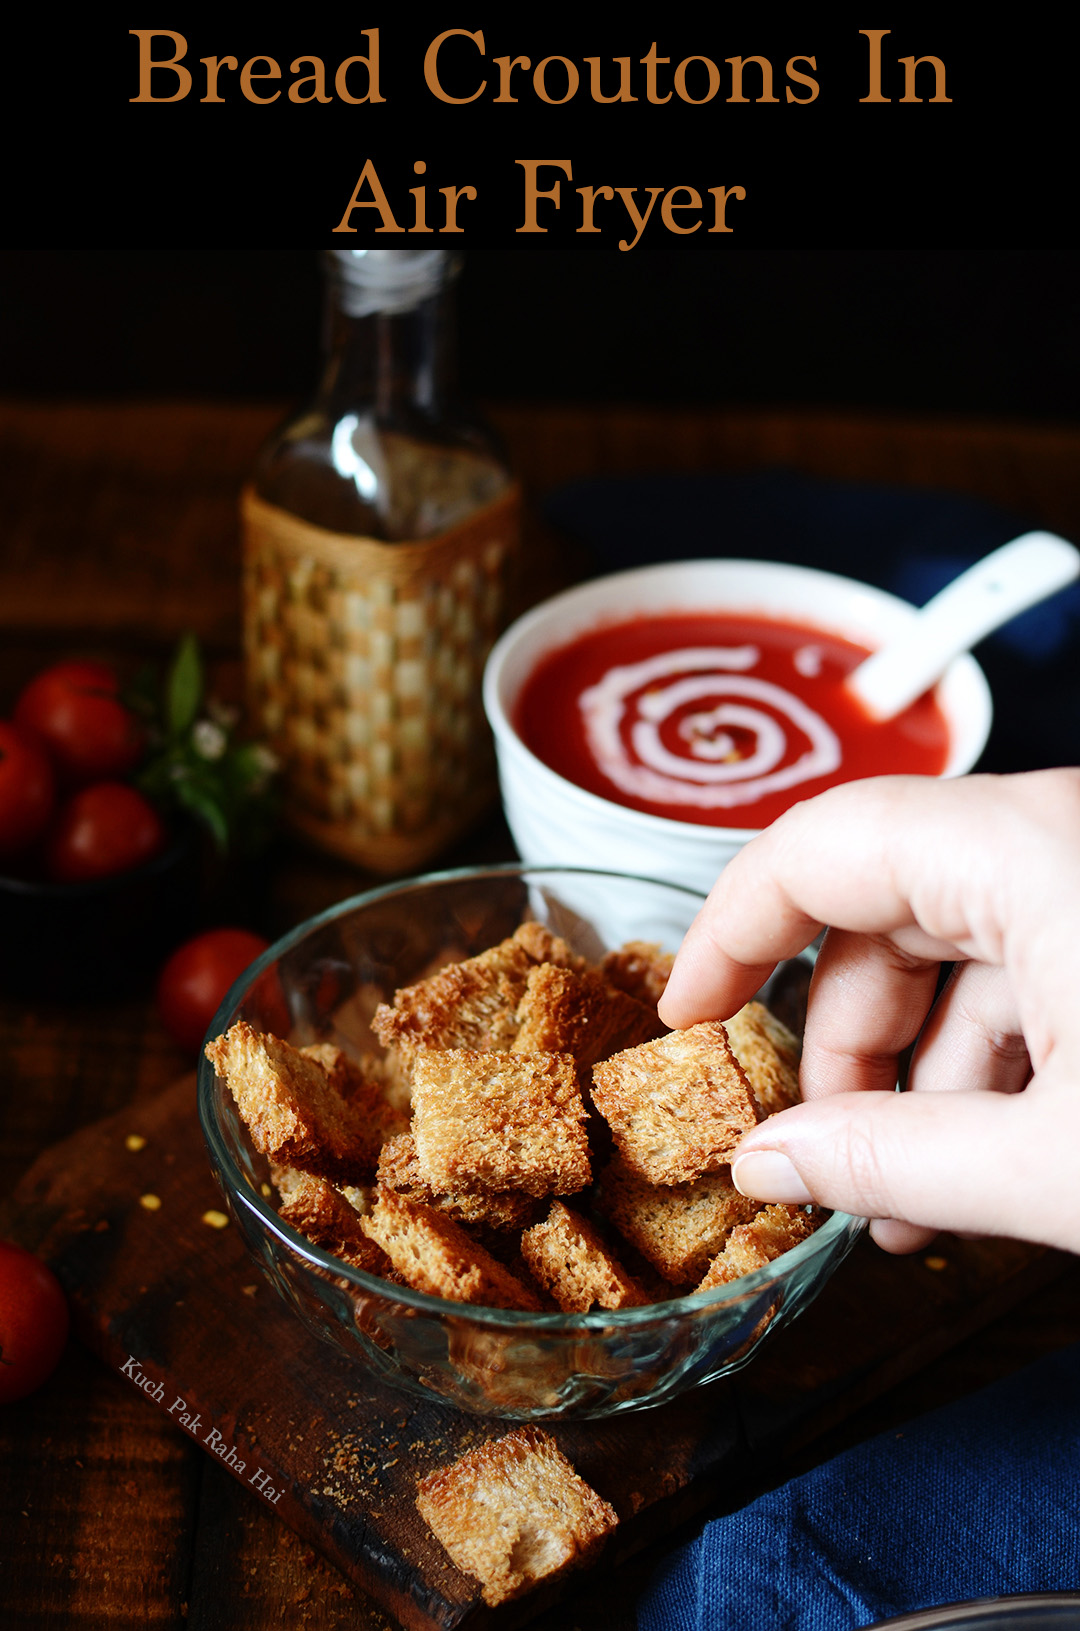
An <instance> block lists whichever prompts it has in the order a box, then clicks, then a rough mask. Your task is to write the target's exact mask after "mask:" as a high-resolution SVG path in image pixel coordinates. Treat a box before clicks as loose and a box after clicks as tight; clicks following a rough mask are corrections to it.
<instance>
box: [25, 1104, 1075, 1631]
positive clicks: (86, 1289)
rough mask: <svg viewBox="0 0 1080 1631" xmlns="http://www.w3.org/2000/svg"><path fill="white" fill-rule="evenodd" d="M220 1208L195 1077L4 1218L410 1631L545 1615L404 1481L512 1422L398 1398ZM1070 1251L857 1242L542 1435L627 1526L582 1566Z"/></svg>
mask: <svg viewBox="0 0 1080 1631" xmlns="http://www.w3.org/2000/svg"><path fill="white" fill-rule="evenodd" d="M140 1140H141V1141H144V1142H141V1143H140ZM133 1145H137V1146H138V1147H132V1146H133ZM155 1201H156V1203H157V1204H155ZM222 1215H223V1213H222V1202H221V1197H220V1195H219V1193H218V1191H217V1188H216V1186H215V1183H214V1180H213V1178H212V1176H211V1174H210V1170H209V1166H208V1164H207V1158H206V1154H205V1150H204V1147H203V1142H202V1136H201V1133H200V1130H199V1125H198V1119H197V1116H196V1111H195V1081H194V1077H188V1078H185V1079H184V1080H182V1081H180V1082H177V1083H176V1085H175V1086H174V1087H172V1088H170V1089H169V1090H168V1092H166V1093H165V1094H163V1095H162V1096H161V1097H160V1098H159V1099H157V1100H154V1101H152V1102H151V1103H149V1104H142V1105H138V1106H133V1107H131V1108H129V1109H126V1110H124V1111H122V1112H121V1113H120V1114H119V1115H116V1116H112V1117H110V1118H109V1119H108V1120H106V1121H102V1122H99V1123H97V1124H96V1125H94V1126H91V1127H87V1128H84V1129H83V1130H82V1131H81V1132H78V1133H76V1134H75V1135H74V1136H73V1137H71V1138H69V1139H67V1140H65V1141H64V1142H63V1143H62V1144H59V1145H56V1146H55V1147H54V1148H53V1149H51V1150H49V1151H47V1152H46V1153H45V1154H44V1155H43V1156H42V1157H41V1158H40V1159H39V1160H38V1161H37V1163H36V1164H35V1165H34V1166H33V1167H32V1168H31V1169H30V1171H29V1172H28V1173H27V1175H26V1177H25V1178H24V1179H23V1181H22V1182H21V1184H20V1185H19V1187H18V1189H17V1190H16V1192H15V1195H14V1196H13V1197H12V1200H11V1202H10V1203H9V1204H8V1206H6V1207H5V1208H4V1215H3V1218H2V1219H0V1227H2V1230H3V1233H4V1234H5V1235H7V1236H8V1237H9V1238H13V1239H16V1240H19V1241H21V1242H22V1243H23V1244H24V1245H27V1246H29V1247H31V1248H32V1249H34V1250H35V1251H37V1252H39V1253H40V1254H41V1255H42V1256H43V1257H45V1258H46V1259H47V1260H48V1261H49V1262H50V1263H51V1264H52V1265H53V1267H54V1268H55V1269H56V1272H57V1273H58V1275H59V1276H60V1278H61V1280H62V1281H63V1283H64V1285H65V1287H66V1288H67V1290H68V1292H69V1294H70V1297H71V1301H72V1308H73V1313H74V1318H75V1324H76V1330H77V1331H78V1333H79V1334H80V1336H81V1337H82V1338H83V1339H84V1340H85V1341H86V1342H87V1343H88V1344H89V1345H90V1346H91V1347H92V1348H94V1349H95V1350H96V1351H97V1352H98V1353H99V1354H100V1355H101V1357H102V1358H103V1359H104V1360H105V1362H106V1363H107V1364H109V1365H110V1366H112V1367H113V1368H114V1369H115V1371H116V1374H117V1377H118V1379H119V1380H120V1382H121V1383H122V1385H124V1386H128V1387H138V1388H140V1389H141V1390H142V1391H143V1392H145V1393H146V1395H147V1398H148V1399H150V1400H153V1401H154V1403H155V1404H156V1405H157V1407H158V1408H159V1409H162V1410H164V1411H165V1412H166V1413H167V1414H168V1416H169V1417H170V1419H171V1420H173V1421H175V1422H176V1423H177V1425H178V1426H179V1427H180V1428H182V1429H184V1430H186V1431H187V1432H188V1433H190V1434H191V1435H192V1436H193V1437H194V1438H196V1439H197V1440H198V1441H199V1443H200V1444H202V1446H203V1448H204V1449H205V1450H206V1451H207V1453H208V1454H213V1455H216V1456H217V1457H218V1460H219V1461H220V1462H221V1463H222V1465H224V1466H227V1467H228V1468H229V1469H230V1471H232V1472H233V1474H234V1475H235V1476H236V1477H237V1478H238V1479H240V1480H241V1481H242V1482H243V1483H245V1484H246V1485H247V1486H248V1487H249V1488H251V1489H252V1490H254V1491H255V1492H256V1493H257V1494H258V1496H259V1497H260V1498H261V1499H263V1500H265V1501H266V1502H268V1503H269V1504H270V1505H272V1506H273V1508H274V1510H275V1512H277V1513H279V1514H280V1516H281V1518H282V1520H283V1521H284V1522H286V1523H288V1524H290V1525H291V1526H292V1527H293V1528H294V1529H295V1530H296V1531H297V1532H298V1533H299V1534H300V1535H302V1536H303V1537H304V1538H305V1539H306V1540H307V1541H309V1542H310V1543H311V1544H313V1545H315V1546H317V1547H318V1548H319V1549H320V1550H321V1551H322V1552H324V1553H325V1554H326V1556H327V1557H329V1558H330V1559H331V1560H332V1562H334V1563H335V1564H336V1565H337V1566H338V1568H340V1569H341V1571H342V1572H343V1573H344V1574H345V1575H346V1576H347V1577H348V1578H349V1579H350V1580H352V1581H353V1582H354V1583H356V1584H357V1585H359V1586H361V1587H362V1588H363V1589H364V1590H365V1591H367V1592H368V1593H370V1595H371V1596H373V1597H374V1598H375V1599H376V1600H377V1601H378V1602H380V1603H381V1604H382V1605H383V1606H384V1607H385V1608H387V1609H388V1610H389V1611H390V1612H391V1613H392V1614H394V1615H395V1616H396V1617H397V1619H398V1620H399V1621H401V1623H402V1624H403V1625H405V1626H408V1627H410V1628H416V1631H431V1628H432V1627H447V1628H452V1627H458V1626H461V1625H463V1624H464V1623H465V1622H466V1621H467V1622H468V1625H469V1626H470V1627H473V1626H477V1627H479V1626H483V1625H486V1624H488V1623H492V1624H497V1625H499V1626H501V1627H507V1628H509V1627H511V1626H513V1625H517V1624H521V1623H522V1622H523V1621H525V1620H527V1619H529V1618H530V1617H531V1616H532V1615H534V1614H536V1613H538V1612H539V1611H540V1610H541V1609H544V1608H547V1607H549V1606H550V1605H551V1603H552V1602H553V1601H554V1600H555V1598H556V1596H557V1595H558V1594H559V1592H560V1591H561V1590H562V1589H563V1588H562V1586H555V1587H551V1588H545V1589H541V1590H539V1591H536V1592H534V1593H532V1594H530V1595H529V1596H528V1597H526V1598H523V1599H521V1600H519V1601H518V1602H516V1603H510V1604H506V1605H504V1606H503V1607H502V1608H500V1609H497V1610H490V1609H487V1608H486V1607H485V1606H484V1604H483V1603H482V1602H481V1601H480V1598H479V1591H478V1587H477V1585H476V1583H475V1582H474V1581H473V1580H472V1579H470V1578H469V1577H468V1576H465V1575H463V1574H461V1573H460V1572H459V1571H458V1570H457V1569H455V1568H454V1567H453V1565H452V1564H451V1563H450V1561H449V1559H448V1558H447V1557H446V1555H445V1554H444V1553H443V1551H442V1549H441V1547H440V1546H439V1545H438V1544H437V1542H436V1541H435V1540H434V1538H433V1537H432V1535H431V1534H430V1533H429V1531H428V1530H427V1529H426V1527H425V1525H424V1524H423V1523H422V1522H421V1520H420V1518H419V1516H418V1514H417V1512H416V1510H415V1507H414V1504H413V1498H414V1492H415V1487H416V1483H417V1480H418V1478H420V1477H422V1476H423V1475H424V1474H425V1473H426V1472H428V1471H430V1470H431V1469H432V1468H434V1467H439V1466H444V1465H446V1464H447V1463H449V1462H450V1461H452V1460H454V1459H455V1458H456V1457H457V1456H458V1455H460V1454H461V1453H462V1451H464V1450H465V1449H467V1448H468V1447H470V1446H472V1445H475V1444H477V1443H479V1442H480V1441H481V1440H483V1439H486V1438H492V1437H498V1436H499V1435H500V1434H502V1433H504V1432H505V1431H507V1427H508V1424H507V1423H505V1422H500V1421H497V1420H495V1419H491V1418H479V1417H472V1416H466V1415H463V1414H460V1413H458V1412H457V1411H454V1410H451V1409H448V1408H446V1407H445V1406H441V1405H439V1404H437V1403H435V1402H434V1401H430V1402H429V1401H427V1400H422V1399H416V1398H413V1397H412V1396H411V1395H409V1394H407V1393H404V1392H401V1393H399V1392H397V1391H395V1390H392V1389H390V1388H388V1387H386V1386H384V1385H382V1384H381V1383H379V1382H378V1381H376V1380H375V1379H374V1378H373V1377H371V1376H370V1375H369V1374H368V1373H367V1372H366V1371H365V1370H364V1369H363V1368H362V1367H361V1366H360V1365H359V1364H357V1363H354V1362H350V1361H349V1360H347V1359H345V1358H344V1357H342V1356H340V1355H339V1354H337V1353H336V1352H335V1351H334V1350H333V1349H331V1348H329V1347H328V1346H326V1345H325V1344H323V1343H322V1342H320V1341H319V1340H318V1339H317V1338H316V1337H314V1336H312V1335H311V1334H310V1333H309V1332H308V1331H307V1329H306V1328H305V1327H304V1326H302V1325H301V1324H300V1322H299V1320H298V1319H297V1317H296V1316H295V1315H294V1314H293V1313H292V1312H291V1310H289V1309H288V1308H287V1307H286V1306H285V1304H284V1303H283V1302H282V1301H280V1300H279V1299H278V1297H277V1296H276V1295H275V1293H274V1291H273V1290H272V1289H271V1287H270V1286H269V1285H268V1283H267V1282H265V1281H264V1280H263V1279H262V1277H261V1274H260V1272H259V1270H258V1268H257V1267H256V1265H255V1263H254V1262H253V1260H252V1258H251V1257H250V1256H249V1255H248V1253H247V1251H246V1249H245V1247H244V1245H243V1243H242V1242H241V1240H240V1237H239V1235H238V1233H237V1231H236V1229H235V1227H233V1226H232V1225H231V1224H227V1225H226V1226H225V1227H223V1228H222V1227H216V1226H215V1224H218V1223H220V1221H221V1218H222ZM1062 1261H1063V1260H1062V1259H1060V1258H1058V1257H1057V1256H1056V1255H1055V1254H1054V1253H1050V1252H1042V1251H1040V1250H1039V1249H1038V1248H1035V1247H1030V1246H1024V1245H1020V1244H1017V1243H1014V1242H1009V1241H957V1240H951V1239H950V1240H948V1241H947V1242H946V1243H945V1244H944V1245H942V1244H940V1243H939V1244H937V1245H936V1246H935V1247H934V1249H933V1251H932V1252H931V1253H930V1254H927V1255H926V1256H924V1257H918V1256H917V1257H913V1258H889V1257H886V1256H885V1255H884V1254H883V1253H881V1252H879V1251H877V1250H876V1249H875V1248H874V1247H873V1246H871V1245H870V1244H869V1242H868V1241H865V1240H864V1241H863V1242H862V1243H860V1246H859V1247H858V1248H857V1249H856V1251H855V1252H854V1253H853V1255H852V1256H851V1257H850V1258H849V1259H848V1261H847V1262H846V1263H845V1264H844V1265H843V1266H842V1267H841V1269H840V1270H839V1272H838V1273H837V1275H836V1276H835V1278H834V1279H833V1280H832V1282H830V1284H829V1285H828V1286H827V1287H826V1289H825V1291H824V1292H823V1293H822V1295H821V1297H820V1298H819V1299H818V1301H817V1303H815V1304H814V1306H813V1307H812V1308H811V1309H810V1310H809V1311H808V1312H807V1313H806V1314H804V1315H803V1316H802V1318H801V1319H799V1320H797V1321H796V1322H795V1324H794V1325H792V1326H791V1327H789V1328H788V1329H787V1330H784V1331H781V1332H778V1333H777V1335H776V1336H775V1337H774V1338H770V1339H768V1340H767V1341H766V1342H765V1344H764V1346H763V1348H762V1350H761V1353H760V1355H759V1357H758V1358H757V1359H756V1360H755V1361H754V1362H753V1364H751V1365H750V1366H749V1367H748V1368H747V1369H746V1370H745V1371H742V1372H740V1373H738V1374H737V1375H736V1376H734V1377H733V1378H731V1379H730V1380H727V1381H721V1382H718V1383H714V1384H712V1385H711V1386H709V1387H707V1388H703V1389H699V1390H697V1391H696V1392H694V1393H691V1394H688V1395H686V1396H684V1397H683V1398H682V1399H679V1400H676V1401H674V1402H673V1403H671V1404H667V1405H664V1406H662V1407H660V1408H658V1409H656V1410H650V1411H643V1412H641V1413H639V1414H635V1415H629V1416H622V1417H615V1418H609V1419H607V1420H603V1421H597V1422H579V1423H570V1424H567V1425H565V1426H556V1427H553V1428H551V1431H552V1432H553V1433H554V1436H555V1437H556V1438H557V1439H558V1441H559V1443H560V1445H561V1446H562V1448H563V1450H564V1451H565V1452H566V1454H567V1455H568V1457H569V1458H570V1460H571V1461H572V1462H573V1464H574V1465H575V1466H576V1467H577V1469H578V1471H579V1472H580V1473H581V1475H582V1476H583V1477H584V1478H585V1479H587V1481H588V1482H589V1483H590V1484H592V1485H593V1487H594V1488H595V1489H596V1490H598V1491H599V1493H600V1494H601V1495H602V1496H604V1498H605V1499H606V1500H608V1501H610V1502H611V1503H612V1505H613V1506H614V1507H615V1509H616V1511H617V1512H618V1514H619V1518H620V1524H619V1529H618V1531H617V1532H616V1535H615V1537H614V1539H613V1541H612V1543H611V1544H610V1545H609V1547H608V1550H607V1552H606V1554H605V1555H604V1557H603V1558H602V1559H601V1560H600V1562H599V1564H598V1565H597V1566H598V1567H605V1566H607V1567H610V1566H611V1565H612V1564H614V1563H617V1562H619V1561H620V1560H621V1559H622V1558H624V1557H626V1556H628V1555H629V1554H630V1553H631V1552H633V1551H635V1550H637V1549H638V1548H639V1547H641V1546H643V1545H645V1544H647V1543H648V1542H651V1541H653V1540H655V1539H657V1538H658V1537H659V1536H661V1535H663V1534H664V1533H665V1532H667V1531H668V1530H669V1529H670V1528H672V1527H674V1526H675V1525H677V1524H678V1523H681V1522H682V1521H684V1520H685V1518H686V1517H687V1516H689V1514H690V1513H691V1512H692V1511H693V1510H694V1509H695V1508H697V1507H700V1506H701V1505H703V1504H704V1503H705V1502H706V1501H707V1500H708V1499H709V1498H710V1497H712V1496H714V1494H715V1489H716V1480H717V1477H718V1475H721V1474H722V1476H723V1480H724V1486H725V1489H726V1490H727V1491H728V1492H729V1493H730V1492H732V1491H737V1489H738V1480H739V1479H740V1477H742V1478H746V1477H747V1476H748V1474H749V1472H750V1470H751V1467H752V1468H753V1470H754V1471H756V1472H760V1466H761V1461H762V1459H763V1458H765V1457H773V1456H776V1455H777V1454H779V1453H781V1452H783V1451H784V1450H785V1449H788V1448H790V1447H791V1446H793V1445H794V1444H795V1443H796V1442H802V1441H805V1440H806V1439H808V1438H810V1437H812V1436H813V1435H814V1434H815V1433H817V1432H820V1431H823V1430H824V1429H825V1428H826V1427H828V1426H831V1425H832V1424H833V1423H834V1422H836V1421H837V1420H839V1419H841V1418H842V1417H843V1416H845V1415H847V1414H849V1413H850V1412H851V1411H853V1410H854V1409H856V1408H858V1407H859V1406H860V1405H862V1404H863V1403H864V1402H865V1401H866V1400H867V1399H869V1398H872V1397H874V1396H875V1395H877V1394H879V1393H881V1392H882V1391H883V1390H884V1389H885V1388H887V1387H889V1386H891V1385H893V1384H894V1383H896V1382H897V1381H899V1380H900V1379H901V1378H903V1377H905V1376H907V1375H910V1374H911V1373H912V1372H913V1371H914V1370H916V1369H917V1368H918V1367H919V1366H920V1365H922V1364H925V1363H926V1362H927V1361H928V1360H929V1359H931V1358H932V1357H934V1356H935V1355H936V1354H938V1353H941V1352H942V1351H943V1350H944V1349H945V1348H947V1347H949V1346H950V1345H951V1344H952V1343H954V1342H956V1341H959V1340H960V1339H961V1338H962V1337H964V1336H966V1335H968V1334H970V1332H972V1331H974V1330H976V1329H978V1328H979V1327H980V1326H981V1325H982V1324H985V1323H986V1322H987V1321H989V1320H991V1319H993V1318H994V1317H996V1316H997V1315H998V1314H1000V1313H1001V1312H1003V1311H1004V1310H1005V1309H1006V1308H1008V1307H1009V1306H1011V1305H1012V1304H1013V1303H1015V1302H1017V1301H1019V1300H1020V1299H1021V1298H1023V1297H1024V1296H1025V1295H1027V1294H1028V1293H1029V1292H1031V1291H1033V1290H1035V1289H1036V1288H1037V1287H1039V1286H1041V1285H1043V1284H1045V1283H1046V1282H1047V1281H1048V1279H1050V1278H1051V1277H1053V1276H1054V1275H1055V1274H1056V1273H1058V1272H1060V1268H1061V1266H1062ZM545 1425H547V1424H545Z"/></svg>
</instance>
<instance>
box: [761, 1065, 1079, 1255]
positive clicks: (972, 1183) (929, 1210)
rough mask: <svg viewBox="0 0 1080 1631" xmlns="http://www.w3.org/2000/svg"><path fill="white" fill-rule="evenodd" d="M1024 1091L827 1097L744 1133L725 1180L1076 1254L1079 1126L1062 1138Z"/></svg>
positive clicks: (768, 1197) (865, 1213) (784, 1196)
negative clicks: (1006, 1237) (1037, 1243)
mask: <svg viewBox="0 0 1080 1631" xmlns="http://www.w3.org/2000/svg"><path fill="white" fill-rule="evenodd" d="M1033 1085H1034V1084H1030V1085H1029V1087H1028V1089H1027V1090H1026V1091H1025V1092H1023V1093H1018V1094H1001V1093H983V1092H974V1091H973V1092H957V1093H893V1092H861V1093H837V1094H834V1095H831V1096H830V1097H828V1098H824V1099H817V1100H814V1101H813V1102H812V1103H806V1104H799V1105H795V1106H794V1107H793V1108H792V1109H790V1110H784V1111H782V1112H781V1113H780V1114H778V1115H774V1116H770V1117H769V1118H768V1120H767V1121H764V1122H762V1123H761V1124H760V1125H759V1126H758V1127H756V1128H754V1130H753V1131H752V1132H750V1133H748V1134H747V1136H746V1137H745V1138H744V1139H743V1140H742V1142H741V1144H740V1145H739V1148H738V1149H737V1150H736V1152H735V1156H734V1159H733V1161H732V1165H731V1172H732V1178H733V1179H734V1182H735V1184H736V1186H737V1187H738V1188H739V1189H740V1190H742V1192H743V1193H744V1194H746V1195H752V1196H754V1197H755V1198H756V1199H758V1200H763V1201H783V1202H788V1203H789V1204H804V1203H806V1202H807V1201H815V1202H817V1203H818V1205H821V1206H827V1207H831V1208H833V1209H834V1210H836V1211H840V1212H852V1213H855V1214H856V1215H857V1216H860V1217H868V1218H894V1219H899V1220H902V1221H903V1222H905V1223H909V1224H914V1225H918V1226H920V1227H922V1228H926V1229H928V1230H934V1231H936V1230H938V1229H950V1230H964V1231H969V1232H972V1233H976V1234H993V1235H1009V1236H1011V1237H1013V1238H1014V1239H1021V1240H1035V1241H1040V1242H1042V1243H1044V1244H1048V1245H1058V1246H1065V1247H1066V1248H1068V1249H1070V1250H1073V1251H1076V1250H1080V1204H1078V1203H1077V1201H1076V1197H1075V1189H1076V1176H1075V1149H1076V1139H1077V1138H1078V1137H1080V1126H1078V1127H1076V1128H1072V1129H1070V1128H1069V1127H1063V1126H1062V1125H1061V1116H1060V1113H1059V1114H1057V1115H1056V1116H1055V1117H1054V1119H1053V1120H1051V1119H1050V1118H1049V1116H1047V1114H1046V1112H1047V1110H1048V1109H1049V1108H1050V1107H1051V1106H1050V1105H1044V1104H1042V1103H1041V1102H1040V1099H1039V1097H1038V1095H1037V1094H1036V1093H1033V1092H1032V1086H1033ZM1061 1109H1062V1106H1061V1105H1060V1104H1059V1105H1058V1107H1057V1110H1058V1112H1060V1110H1061ZM1044 1117H1045V1118H1046V1120H1047V1126H1046V1127H1045V1129H1044V1128H1043V1127H1042V1126H1041V1125H1040V1123H1041V1122H1042V1120H1043V1119H1044ZM1070 1119H1072V1118H1070ZM1077 1119H1080V1118H1077Z"/></svg>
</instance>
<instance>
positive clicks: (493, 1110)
mask: <svg viewBox="0 0 1080 1631" xmlns="http://www.w3.org/2000/svg"><path fill="white" fill-rule="evenodd" d="M585 1116H586V1112H585V1106H584V1103H583V1101H582V1097H581V1089H580V1087H579V1085H578V1079H577V1071H576V1068H575V1065H574V1061H573V1059H572V1058H571V1057H570V1055H569V1054H566V1053H484V1052H475V1051H473V1050H471V1049H468V1048H450V1049H438V1048H420V1049H419V1050H418V1052H417V1054H416V1057H415V1059H414V1061H413V1122H412V1131H413V1137H414V1138H415V1140H416V1154H417V1160H418V1162H419V1165H420V1172H421V1175H422V1176H423V1179H424V1181H425V1182H426V1183H428V1184H430V1185H431V1187H432V1188H433V1189H434V1190H435V1191H436V1192H437V1193H438V1194H443V1195H445V1194H454V1193H456V1192H457V1191H458V1190H460V1189H465V1188H467V1189H494V1190H508V1189H522V1190H524V1191H525V1192H526V1193H527V1194H529V1195H534V1196H536V1197H537V1198H540V1197H542V1196H544V1195H551V1194H555V1195H567V1194H571V1193H573V1192H574V1191H575V1190H579V1189H584V1188H585V1187H586V1185H587V1184H588V1183H589V1182H590V1179H591V1176H592V1175H591V1170H590V1163H589V1143H588V1139H587V1137H586V1133H585Z"/></svg>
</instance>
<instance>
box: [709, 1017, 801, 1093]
mask: <svg viewBox="0 0 1080 1631" xmlns="http://www.w3.org/2000/svg"><path fill="white" fill-rule="evenodd" d="M724 1029H725V1031H726V1032H727V1034H728V1041H729V1042H730V1043H731V1051H732V1052H733V1053H734V1055H735V1057H736V1059H737V1060H738V1061H739V1063H740V1065H741V1066H742V1068H743V1070H744V1071H745V1072H746V1079H747V1081H748V1082H749V1083H750V1091H751V1093H752V1094H753V1095H754V1101H755V1103H756V1104H757V1107H758V1110H759V1112H760V1115H761V1117H762V1119H764V1118H765V1117H766V1116H771V1115H774V1114H775V1113H776V1111H777V1110H786V1109H788V1107H789V1106H790V1105H793V1104H798V1102H799V1099H800V1097H801V1094H800V1092H799V1055H800V1053H801V1051H802V1050H801V1048H800V1045H799V1039H798V1037H797V1036H796V1035H795V1034H794V1032H793V1031H789V1030H788V1028H787V1026H786V1025H784V1024H782V1023H781V1021H780V1020H778V1019H777V1018H776V1016H775V1015H774V1014H770V1012H769V1010H768V1009H767V1008H765V1007H764V1006H763V1005H762V1004H761V1003H760V1002H748V1003H747V1004H746V1006H745V1008H740V1009H739V1012H738V1013H737V1014H734V1015H733V1016H732V1018H731V1019H729V1020H725V1022H724Z"/></svg>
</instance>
